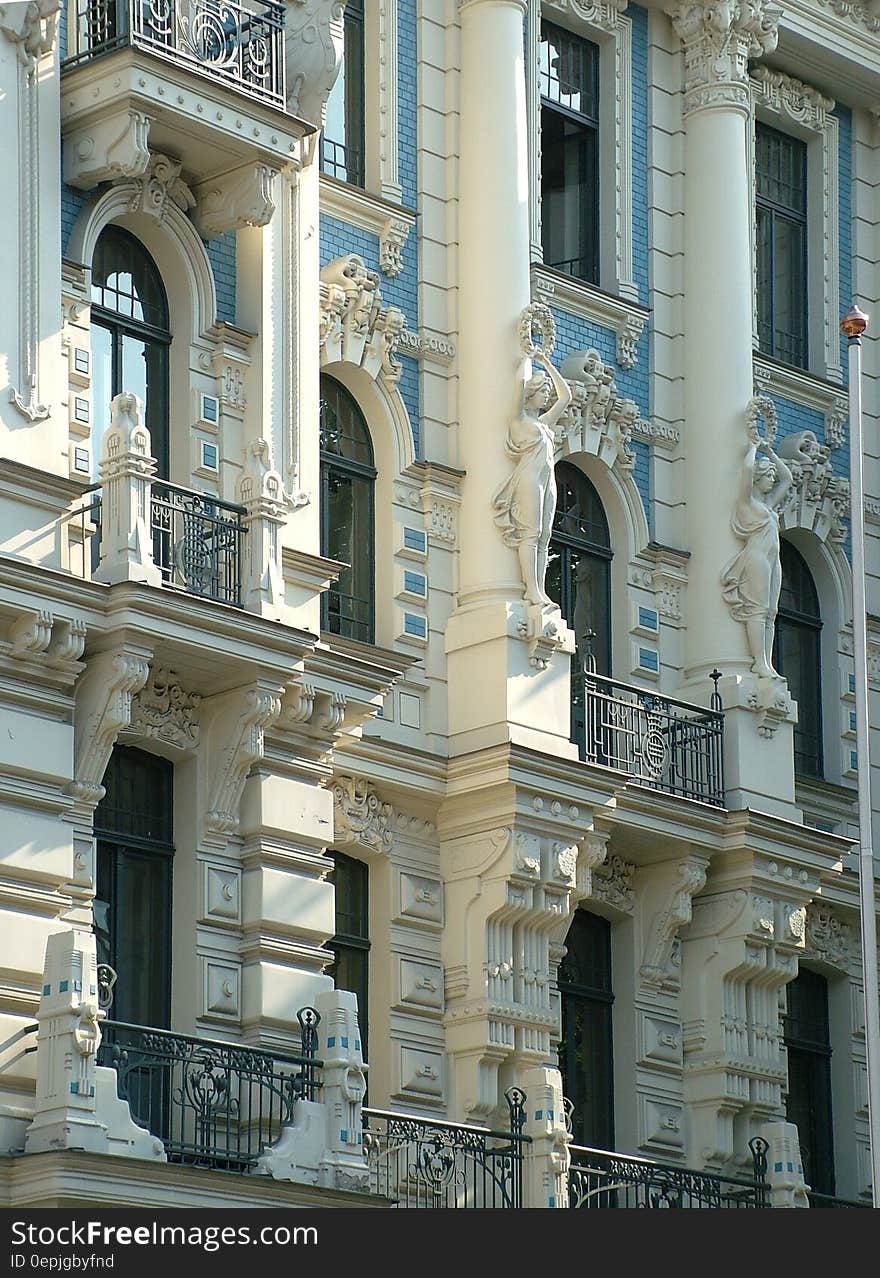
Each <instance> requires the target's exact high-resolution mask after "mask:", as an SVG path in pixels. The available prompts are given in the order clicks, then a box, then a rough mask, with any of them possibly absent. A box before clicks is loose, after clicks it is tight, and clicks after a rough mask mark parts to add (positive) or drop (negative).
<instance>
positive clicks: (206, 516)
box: [150, 479, 246, 608]
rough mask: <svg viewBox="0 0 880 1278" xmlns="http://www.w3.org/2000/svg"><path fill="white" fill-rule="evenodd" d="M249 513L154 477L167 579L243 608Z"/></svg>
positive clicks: (160, 562) (159, 559) (159, 562)
mask: <svg viewBox="0 0 880 1278" xmlns="http://www.w3.org/2000/svg"><path fill="white" fill-rule="evenodd" d="M245 513H246V511H245V509H244V507H243V506H235V505H233V504H232V502H228V501H223V500H221V498H219V497H212V496H211V494H210V493H200V492H196V491H194V490H193V489H191V488H181V487H180V486H179V485H177V484H169V483H167V482H166V481H165V480H164V479H162V480H159V479H154V480H153V483H152V497H151V512H150V524H151V527H152V534H153V560H154V562H155V563H156V566H157V567H158V569H159V572H160V573H161V576H162V585H163V586H171V587H176V588H177V589H179V590H185V591H186V592H187V593H188V594H191V595H200V596H201V597H202V598H203V599H215V600H217V601H218V602H219V603H227V604H232V605H233V606H234V607H236V608H240V607H241V551H242V538H243V537H244V533H245V529H244V524H243V522H242V517H243V516H244V515H245Z"/></svg>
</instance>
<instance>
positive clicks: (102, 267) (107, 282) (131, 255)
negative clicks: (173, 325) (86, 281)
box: [92, 226, 168, 329]
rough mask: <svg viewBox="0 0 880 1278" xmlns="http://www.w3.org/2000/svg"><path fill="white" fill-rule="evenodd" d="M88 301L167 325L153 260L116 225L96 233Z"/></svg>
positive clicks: (158, 324)
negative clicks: (90, 289) (96, 240)
mask: <svg viewBox="0 0 880 1278" xmlns="http://www.w3.org/2000/svg"><path fill="white" fill-rule="evenodd" d="M92 302H93V304H94V305H97V306H102V307H104V309H105V310H108V311H113V312H115V313H116V314H117V315H120V316H123V317H125V318H126V319H131V320H137V321H140V322H141V323H144V324H151V325H153V326H154V327H155V328H162V329H165V328H167V327H168V304H167V302H166V300H165V289H164V287H163V285H162V279H161V277H160V275H159V271H158V269H157V267H156V264H155V263H154V261H153V259H152V258H151V257H150V255H149V253H148V252H147V250H146V249H145V248H144V246H143V244H141V242H140V240H137V239H135V237H134V236H133V235H130V234H129V233H128V231H124V230H122V229H121V228H120V227H118V226H108V227H107V228H106V229H105V230H103V231H102V232H101V234H100V236H99V237H98V243H97V244H96V246H95V255H94V258H93V260H92Z"/></svg>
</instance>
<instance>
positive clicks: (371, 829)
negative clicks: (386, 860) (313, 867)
mask: <svg viewBox="0 0 880 1278" xmlns="http://www.w3.org/2000/svg"><path fill="white" fill-rule="evenodd" d="M332 790H333V825H334V836H333V841H334V844H335V845H336V846H338V847H345V846H346V845H347V844H355V845H356V846H357V847H359V848H361V849H363V850H364V851H366V852H378V853H383V854H385V855H387V854H388V853H389V852H390V851H391V848H392V846H393V843H394V833H393V830H392V818H393V815H394V812H393V809H392V807H391V804H390V803H385V802H384V801H383V799H382V798H381V797H380V796H379V794H377V792H376V790H375V789H374V787H373V786H372V785H371V784H370V782H369V781H367V780H366V778H365V777H354V776H347V777H339V778H338V780H336V781H334V783H333V786H332Z"/></svg>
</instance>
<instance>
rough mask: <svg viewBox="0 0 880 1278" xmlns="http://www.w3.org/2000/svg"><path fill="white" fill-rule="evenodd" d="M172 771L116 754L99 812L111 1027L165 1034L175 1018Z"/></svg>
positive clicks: (100, 899) (102, 956)
mask: <svg viewBox="0 0 880 1278" xmlns="http://www.w3.org/2000/svg"><path fill="white" fill-rule="evenodd" d="M173 778H174V765H173V764H171V763H169V762H168V760H167V759H161V758H159V757H158V756H157V755H154V754H147V753H146V752H145V751H143V750H135V749H132V748H131V747H129V746H116V747H115V748H114V750H113V753H112V755H111V756H110V762H109V764H108V765H107V771H106V772H105V773H104V781H103V785H104V790H105V794H104V798H103V799H102V800H101V802H100V803H99V804H98V807H97V808H96V810H95V835H96V838H97V870H96V880H97V882H96V894H95V901H94V907H93V908H94V913H95V938H96V941H97V946H98V962H99V963H109V964H110V966H111V967H112V968H113V969H114V970H115V972H116V974H117V978H118V979H117V982H116V986H115V990H114V999H113V1013H112V1014H113V1019H114V1020H117V1021H126V1022H128V1023H129V1024H133V1025H153V1026H158V1027H160V1028H161V1027H163V1026H167V1025H168V1023H169V1017H170V1014H171V865H172V858H173V855H174V843H173V838H172V815H173Z"/></svg>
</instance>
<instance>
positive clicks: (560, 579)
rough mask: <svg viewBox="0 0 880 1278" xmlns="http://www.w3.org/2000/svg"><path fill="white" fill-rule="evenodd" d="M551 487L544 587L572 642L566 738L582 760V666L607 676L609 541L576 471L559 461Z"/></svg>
mask: <svg viewBox="0 0 880 1278" xmlns="http://www.w3.org/2000/svg"><path fill="white" fill-rule="evenodd" d="M556 488H557V498H556V515H555V518H554V520H553V536H552V538H551V541H550V554H549V559H548V564H547V580H546V587H547V593H548V595H549V596H550V598H551V599H552V600H553V601H554V603H556V604H558V605H559V608H560V610H561V612H562V615H563V617H564V618H565V620H566V622H567V623H568V625H569V626H570V627H571V629H572V630H573V631H574V633H575V639H576V642H577V648H576V651H575V654H574V656H573V657H572V659H571V739H572V741H575V742H576V743H577V745H578V747H579V748H580V751H581V756H582V757H583V754H584V747H585V742H584V734H585V731H586V726H585V721H584V684H583V669H584V662H585V661H586V660H587V659H588V658H589V657H591V656H592V658H593V660H594V662H595V666H596V670H597V672H598V673H599V674H604V675H610V674H611V538H610V536H609V533H608V521H607V520H606V518H605V512H604V510H603V509H602V502H601V501H600V500H599V494H598V493H597V492H596V490H595V488H594V487H593V485H592V484H591V483H590V481H589V479H587V477H586V475H585V474H583V472H582V471H580V470H578V469H577V468H576V467H575V466H572V465H570V464H569V463H568V462H560V463H559V465H558V466H557V467H556ZM591 632H592V633H591Z"/></svg>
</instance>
